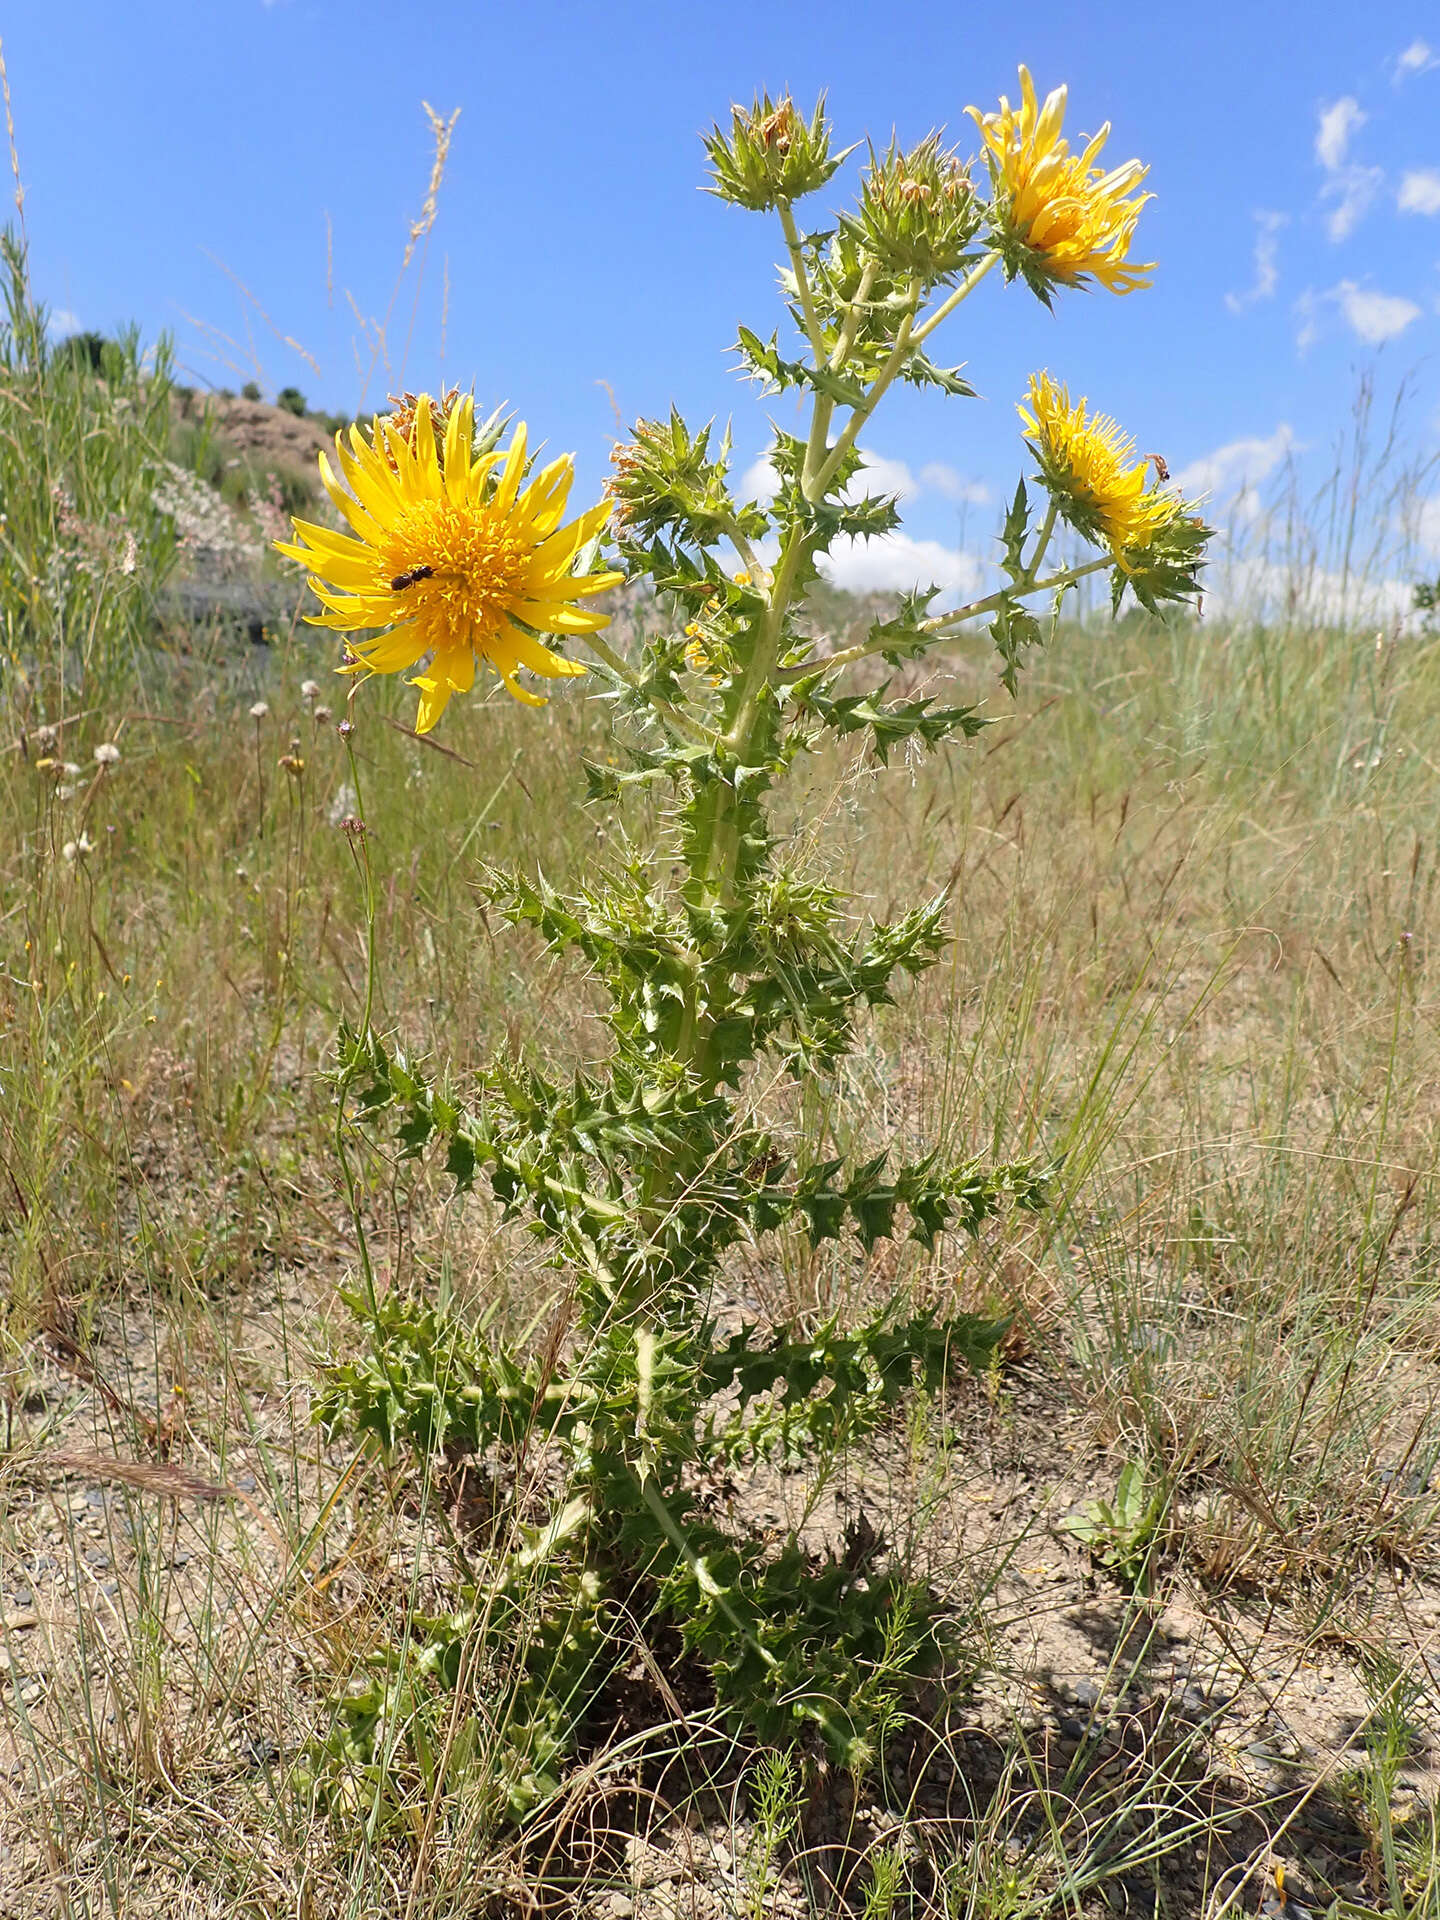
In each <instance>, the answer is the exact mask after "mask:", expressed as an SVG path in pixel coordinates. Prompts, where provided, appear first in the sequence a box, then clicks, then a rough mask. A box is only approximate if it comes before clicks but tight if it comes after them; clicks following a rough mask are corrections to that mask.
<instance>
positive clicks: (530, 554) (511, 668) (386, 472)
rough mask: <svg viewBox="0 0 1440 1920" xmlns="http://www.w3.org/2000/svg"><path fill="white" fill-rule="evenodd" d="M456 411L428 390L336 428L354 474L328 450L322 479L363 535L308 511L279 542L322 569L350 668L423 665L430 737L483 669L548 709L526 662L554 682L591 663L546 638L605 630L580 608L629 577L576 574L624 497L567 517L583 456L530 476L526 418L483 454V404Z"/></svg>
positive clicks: (322, 595)
mask: <svg viewBox="0 0 1440 1920" xmlns="http://www.w3.org/2000/svg"><path fill="white" fill-rule="evenodd" d="M407 398H408V396H407ZM447 405H448V410H447V407H440V408H437V406H436V404H435V403H434V402H432V401H431V400H430V399H429V397H428V396H427V395H425V394H421V395H419V396H418V397H417V398H415V399H414V400H413V402H412V404H410V405H409V406H408V407H407V408H406V409H405V412H404V413H403V414H402V415H397V416H394V417H391V418H388V419H387V418H385V417H383V416H379V417H377V418H376V420H375V421H374V424H373V426H372V428H371V429H370V431H369V433H368V434H367V433H366V432H365V431H363V430H362V429H361V428H360V427H359V426H354V427H352V428H351V429H350V436H349V445H348V446H347V445H346V443H345V440H344V439H343V438H342V436H340V435H339V434H337V435H336V437H335V455H336V461H337V463H338V466H339V473H338V475H337V473H336V472H335V470H334V469H333V468H332V466H331V464H330V462H329V460H327V458H326V456H325V455H324V454H323V453H322V454H321V455H320V475H321V479H322V480H323V482H324V485H325V489H326V492H327V493H328V494H329V495H330V498H331V499H332V500H333V501H334V503H335V505H336V507H338V509H339V510H340V512H341V514H342V515H343V516H344V518H345V520H346V521H347V522H348V523H349V525H350V527H351V529H352V532H351V533H349V534H345V533H336V532H333V531H332V530H331V529H330V528H328V527H322V526H319V525H317V524H315V523H314V522H312V521H307V520H298V519H297V520H296V522H295V532H296V536H297V537H296V540H295V541H294V542H293V543H284V542H277V545H278V548H279V551H280V552H281V553H283V554H286V555H288V556H289V557H290V558H291V559H293V560H298V561H299V562H300V563H301V564H302V565H303V566H306V567H309V568H310V569H311V578H310V585H311V587H312V589H313V590H314V592H315V594H316V596H317V597H318V598H319V599H320V600H321V601H322V603H323V604H324V607H325V612H324V613H322V614H312V615H311V616H309V620H310V624H311V625H312V626H322V627H331V628H334V629H336V630H337V631H339V632H341V633H344V634H346V635H348V636H350V638H349V640H348V647H349V655H350V657H349V659H348V660H347V662H346V664H345V666H343V667H342V668H341V671H342V672H352V673H353V672H362V673H366V674H373V673H399V672H403V671H404V670H405V669H407V668H410V667H420V668H421V671H420V672H419V673H417V674H416V675H415V676H414V678H413V679H412V680H411V682H410V684H411V685H412V686H414V687H418V688H419V690H420V708H419V713H418V716H417V719H416V723H415V724H416V731H417V732H418V733H428V732H429V731H430V729H431V728H432V727H433V726H434V725H435V723H436V721H437V720H438V719H439V718H440V715H441V714H442V713H443V712H444V710H445V706H446V703H447V702H448V701H449V699H450V696H451V695H452V694H454V693H466V692H468V691H469V689H470V687H471V685H472V684H473V682H474V679H475V672H476V669H477V667H479V666H482V665H489V666H492V667H494V669H495V670H496V672H497V673H498V674H499V676H500V678H501V680H502V681H503V682H504V684H505V686H506V687H507V688H508V690H509V691H510V693H512V694H513V695H514V697H515V698H516V699H517V700H520V701H523V702H524V703H525V705H527V706H532V707H533V706H543V705H544V700H543V699H542V697H541V696H540V695H539V694H536V693H533V692H531V691H530V689H529V688H528V687H526V686H524V685H523V684H522V683H521V681H520V680H519V678H518V675H519V672H520V669H521V668H522V667H523V668H525V669H527V670H528V671H529V672H531V673H533V674H536V675H538V676H539V677H540V678H542V679H547V680H554V679H561V678H567V677H570V676H573V675H575V674H580V673H583V672H584V671H585V668H584V667H583V666H582V665H581V664H580V663H579V662H578V661H574V660H567V659H566V658H565V657H564V656H563V655H561V654H558V653H555V652H553V651H552V650H551V649H550V648H549V647H547V646H545V645H543V644H542V642H541V641H540V639H539V638H538V637H537V636H538V635H540V634H560V635H566V636H568V635H572V634H587V633H595V632H598V631H599V629H600V628H601V627H604V626H606V625H608V624H609V615H608V614H605V613H601V612H598V611H596V610H594V609H591V608H588V607H581V606H579V605H577V602H579V601H581V600H585V599H589V598H590V597H592V596H593V595H595V594H598V593H604V592H606V591H607V590H608V589H609V588H611V587H615V586H619V584H620V583H621V581H622V580H623V579H624V575H623V574H621V573H616V572H611V571H608V570H603V571H600V572H597V573H586V574H578V575H577V574H576V573H574V572H573V567H574V563H575V561H576V559H577V557H578V556H579V555H580V553H581V552H582V551H583V549H584V548H585V547H586V546H587V545H588V544H589V543H590V542H591V541H592V540H593V539H594V537H595V536H596V534H598V533H599V532H600V530H601V529H602V528H603V527H604V525H605V522H606V520H607V519H608V517H609V513H610V506H609V503H608V502H602V503H601V504H600V505H599V506H595V507H591V508H590V509H589V510H588V511H587V512H585V513H582V514H581V515H580V516H579V517H578V518H577V519H575V520H572V521H570V523H569V524H568V525H562V521H563V520H564V514H565V505H566V501H567V499H568V497H569V493H570V487H571V484H572V481H573V478H574V467H573V462H572V460H571V458H570V456H568V455H566V456H563V457H562V458H560V459H558V460H552V461H551V462H550V463H549V465H548V466H546V467H544V468H542V469H541V470H540V472H539V473H537V474H535V475H533V476H532V477H530V478H529V479H528V481H527V478H526V472H527V445H528V441H527V435H526V429H525V426H524V424H523V423H520V424H518V425H517V426H516V427H515V430H514V433H513V436H512V438H511V441H510V445H509V447H508V449H506V450H505V452H504V453H503V455H502V453H501V452H500V451H499V450H498V449H493V448H492V449H490V450H488V451H484V452H479V453H477V452H476V450H475V415H474V406H473V403H472V401H471V400H470V399H469V397H468V396H464V397H460V398H456V399H454V400H453V403H450V402H449V396H447ZM437 415H438V416H440V417H439V418H437ZM442 420H443V424H441V422H442ZM397 422H398V424H397ZM376 629H379V632H378V633H377V632H376Z"/></svg>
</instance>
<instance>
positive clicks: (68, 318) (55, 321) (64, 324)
mask: <svg viewBox="0 0 1440 1920" xmlns="http://www.w3.org/2000/svg"><path fill="white" fill-rule="evenodd" d="M45 326H46V330H47V331H48V332H50V333H53V334H54V335H55V336H56V337H57V338H61V337H63V336H64V335H65V334H67V333H79V331H80V316H79V314H78V313H72V312H71V311H70V309H69V307H51V309H50V312H49V314H48V315H47V316H46V320H45Z"/></svg>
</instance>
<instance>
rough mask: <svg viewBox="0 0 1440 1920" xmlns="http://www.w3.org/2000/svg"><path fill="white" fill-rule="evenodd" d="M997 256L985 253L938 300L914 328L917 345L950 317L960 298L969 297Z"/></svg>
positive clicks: (914, 339) (914, 338)
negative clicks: (976, 263) (921, 322)
mask: <svg viewBox="0 0 1440 1920" xmlns="http://www.w3.org/2000/svg"><path fill="white" fill-rule="evenodd" d="M999 258H1000V256H999V254H998V253H987V254H986V256H985V258H984V259H983V260H982V261H981V262H980V264H979V266H978V267H973V268H972V269H971V270H970V272H969V273H967V274H966V276H965V278H964V279H963V280H962V281H961V282H960V284H959V286H958V287H956V289H955V291H954V292H953V293H952V294H950V295H949V296H948V297H947V298H946V299H944V300H942V301H941V302H940V304H939V306H938V307H936V309H935V311H934V312H933V313H932V314H930V315H929V317H928V318H927V319H926V321H925V324H924V325H923V326H921V327H917V328H916V329H915V332H914V335H913V336H912V337H913V342H914V344H915V345H916V346H917V347H918V346H920V345H921V343H922V342H923V341H925V340H928V339H929V338H930V335H931V334H932V333H933V332H934V331H935V329H936V328H937V327H938V326H939V325H940V322H941V321H942V320H948V319H949V318H950V315H951V314H952V313H953V312H954V311H955V309H956V308H957V307H958V306H959V305H960V302H961V301H962V300H968V299H969V298H970V295H971V294H972V293H973V292H974V291H975V289H976V287H978V286H979V284H980V282H981V281H982V280H983V279H984V278H985V276H986V274H987V273H989V271H990V269H991V268H992V267H993V266H994V265H995V262H996V261H997V260H998V259H999Z"/></svg>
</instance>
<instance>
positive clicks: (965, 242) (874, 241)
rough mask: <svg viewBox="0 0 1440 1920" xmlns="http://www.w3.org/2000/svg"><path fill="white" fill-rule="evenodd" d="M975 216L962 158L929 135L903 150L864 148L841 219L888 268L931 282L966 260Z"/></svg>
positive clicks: (977, 223) (978, 211)
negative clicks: (855, 188)
mask: <svg viewBox="0 0 1440 1920" xmlns="http://www.w3.org/2000/svg"><path fill="white" fill-rule="evenodd" d="M982 214H983V209H982V208H981V206H980V204H979V202H978V201H977V200H976V198H975V189H974V187H973V186H972V185H971V183H970V174H969V170H968V168H967V167H966V165H965V162H964V161H962V160H961V159H960V158H959V157H958V155H957V154H955V153H954V152H953V151H951V150H947V149H946V148H944V147H942V146H941V144H940V136H939V134H937V133H931V134H927V135H926V137H925V138H924V139H923V140H922V141H921V142H920V144H919V146H917V147H912V148H911V149H910V151H909V152H908V153H902V152H901V151H900V149H899V148H898V147H897V146H896V145H894V143H893V142H892V144H891V146H890V150H889V152H888V153H886V154H884V155H883V156H882V155H877V154H876V153H875V152H874V150H873V148H872V150H871V154H870V165H869V168H868V170H867V172H866V174H865V181H864V185H863V186H862V188H861V191H860V206H859V210H858V212H857V213H854V214H847V215H845V216H844V217H843V218H842V221H841V224H842V226H843V227H844V229H845V231H846V232H847V233H849V234H850V235H851V237H852V238H853V239H855V240H857V241H858V242H859V243H860V245H861V246H863V247H864V248H865V250H866V251H867V252H868V253H870V254H871V255H873V257H874V258H875V259H876V260H878V261H879V263H880V265H881V267H882V268H884V269H885V270H887V271H888V272H891V273H900V274H912V275H918V276H919V277H920V278H921V279H922V280H924V281H926V282H929V283H933V282H935V281H937V280H942V279H946V278H948V277H949V276H950V275H951V274H954V273H958V272H959V271H960V269H961V268H962V267H964V266H965V265H966V264H967V262H968V261H969V259H970V257H971V256H970V246H971V243H972V241H973V240H974V238H975V235H976V232H977V231H978V229H979V226H980V222H981V218H982Z"/></svg>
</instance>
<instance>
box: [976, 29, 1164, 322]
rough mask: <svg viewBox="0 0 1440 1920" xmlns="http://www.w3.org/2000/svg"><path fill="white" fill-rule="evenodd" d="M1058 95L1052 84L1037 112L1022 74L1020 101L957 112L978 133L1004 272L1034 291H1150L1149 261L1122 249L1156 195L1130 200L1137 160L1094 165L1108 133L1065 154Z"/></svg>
mask: <svg viewBox="0 0 1440 1920" xmlns="http://www.w3.org/2000/svg"><path fill="white" fill-rule="evenodd" d="M1065 99H1066V90H1065V88H1064V87H1056V88H1055V89H1054V91H1053V92H1052V93H1050V94H1048V95H1047V96H1046V99H1045V102H1044V105H1043V106H1042V105H1041V104H1040V103H1039V101H1038V100H1037V98H1036V94H1035V83H1034V81H1033V80H1032V79H1031V78H1030V74H1029V71H1028V69H1027V68H1025V67H1021V69H1020V105H1019V106H1018V107H1012V106H1011V104H1010V102H1009V100H1008V99H1006V98H1005V96H1004V95H1003V94H1002V95H1001V98H1000V108H999V111H998V112H997V113H982V112H981V110H980V108H979V107H967V108H966V109H965V111H966V112H967V113H968V114H969V115H970V118H971V119H972V120H973V121H974V122H975V124H976V126H977V127H979V129H980V134H981V138H982V139H983V141H984V143H985V156H986V159H987V161H988V163H989V167H990V179H991V185H992V188H993V200H992V206H991V216H992V222H993V225H994V228H995V234H996V239H997V241H998V242H999V250H1000V253H1001V256H1002V258H1003V259H1004V261H1005V265H1006V269H1007V271H1008V272H1011V273H1016V272H1018V273H1021V274H1023V275H1024V277H1025V278H1026V279H1027V280H1028V281H1029V283H1030V284H1031V285H1032V286H1033V287H1034V288H1035V290H1036V291H1037V292H1039V293H1041V294H1042V296H1043V295H1044V294H1045V292H1046V291H1047V290H1048V287H1049V285H1051V284H1059V285H1061V286H1071V287H1075V286H1084V285H1086V284H1087V283H1088V282H1089V281H1091V280H1095V281H1098V283H1099V284H1100V285H1101V286H1102V287H1105V288H1107V289H1108V290H1109V291H1110V292H1111V293H1134V292H1135V291H1136V289H1137V288H1140V287H1148V286H1149V284H1150V281H1149V277H1148V276H1149V275H1150V274H1151V273H1153V272H1154V270H1155V263H1154V261H1153V260H1151V261H1147V262H1145V263H1143V264H1141V263H1138V262H1137V263H1135V264H1132V263H1131V261H1130V247H1131V243H1132V241H1133V240H1134V237H1135V223H1136V221H1137V220H1138V219H1139V218H1140V209H1141V208H1142V207H1143V206H1144V205H1145V203H1146V201H1147V200H1150V199H1153V198H1154V196H1153V195H1152V194H1148V193H1142V194H1139V195H1138V197H1135V195H1136V189H1137V188H1138V187H1139V185H1140V183H1141V181H1142V180H1143V179H1144V178H1145V176H1146V174H1147V173H1148V171H1149V169H1148V168H1147V167H1142V166H1141V164H1140V162H1139V161H1138V160H1131V161H1128V162H1126V164H1125V165H1124V166H1120V167H1114V168H1112V169H1111V170H1110V171H1109V172H1106V171H1105V170H1104V169H1103V168H1101V167H1098V166H1095V165H1093V164H1092V163H1093V162H1094V160H1095V158H1096V156H1097V155H1098V154H1099V152H1100V149H1101V148H1102V147H1103V146H1104V144H1105V142H1106V140H1107V138H1108V137H1109V133H1110V129H1109V127H1108V126H1104V127H1102V128H1101V129H1100V131H1099V133H1098V134H1096V135H1095V137H1094V138H1093V139H1092V140H1090V141H1089V142H1088V143H1087V144H1086V146H1085V149H1084V151H1083V152H1081V153H1071V151H1070V146H1069V142H1068V141H1066V140H1064V139H1062V137H1061V133H1060V128H1061V126H1062V125H1063V123H1064V119H1065Z"/></svg>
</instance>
